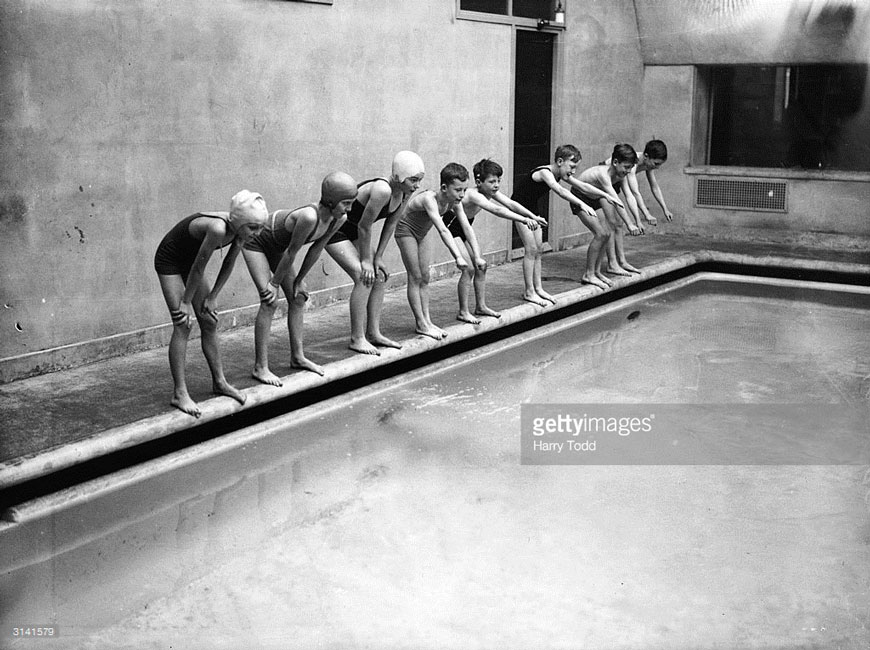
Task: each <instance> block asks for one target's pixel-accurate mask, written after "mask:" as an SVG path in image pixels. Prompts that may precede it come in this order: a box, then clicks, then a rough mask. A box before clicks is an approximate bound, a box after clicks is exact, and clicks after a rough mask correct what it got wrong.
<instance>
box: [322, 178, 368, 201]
mask: <svg viewBox="0 0 870 650" xmlns="http://www.w3.org/2000/svg"><path fill="white" fill-rule="evenodd" d="M358 192H359V190H358V189H357V186H356V181H355V180H353V178H351V177H350V176H349V175H348V174H345V173H344V172H332V173H331V174H327V175H326V177H325V178H324V179H323V182H322V183H321V184H320V202H321V203H322V204H323V205H325V206H326V207H328V208H334V207H335V206H337V205H338V204H339V203H341V202H342V201H346V200H347V199H355V198H356V195H357V193H358Z"/></svg>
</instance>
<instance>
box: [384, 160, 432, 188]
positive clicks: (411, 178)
mask: <svg viewBox="0 0 870 650" xmlns="http://www.w3.org/2000/svg"><path fill="white" fill-rule="evenodd" d="M392 171H393V179H394V180H395V182H397V183H399V184H400V185H402V190H403V191H404V192H405V193H406V194H410V193H411V192H414V191H415V190H416V189H417V188H418V187H419V186H420V183H421V182H422V180H423V176H424V175H425V173H426V169H425V168H424V167H423V159H422V158H420V156H418V155H417V154H415V153H414V152H413V151H400V152H399V153H397V154H396V155H395V157H394V158H393V170H392Z"/></svg>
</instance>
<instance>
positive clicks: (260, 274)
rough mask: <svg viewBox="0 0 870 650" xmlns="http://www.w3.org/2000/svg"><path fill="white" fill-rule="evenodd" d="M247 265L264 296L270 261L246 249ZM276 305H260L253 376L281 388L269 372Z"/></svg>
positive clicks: (262, 303)
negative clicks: (270, 346)
mask: <svg viewBox="0 0 870 650" xmlns="http://www.w3.org/2000/svg"><path fill="white" fill-rule="evenodd" d="M242 254H243V255H244V257H245V264H247V266H248V271H249V272H250V273H251V278H252V279H253V281H254V286H256V287H257V292H258V293H260V294H261V295H262V292H263V291H264V290H265V288H266V285H267V284H268V283H269V280H270V279H271V277H272V271H271V269H270V268H269V260H268V259H267V258H266V256H265V255H264V254H263V253H261V252H259V251H252V250H248V249H244V250H243V251H242ZM275 309H276V306H275V304H274V303H273V304H271V305H267V304H266V303H264V302H261V303H260V308H259V309H258V310H257V318H256V320H255V321H254V370H253V371H252V372H251V376H252V377H253V378H254V379H256V380H257V381H260V382H263V383H264V384H269V385H270V386H281V380H280V379H279V378H278V377H277V376H276V375H275V374H273V373H272V371H271V370H269V335H270V333H271V331H272V319H273V318H274V317H275Z"/></svg>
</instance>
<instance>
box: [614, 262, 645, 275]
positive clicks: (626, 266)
mask: <svg viewBox="0 0 870 650" xmlns="http://www.w3.org/2000/svg"><path fill="white" fill-rule="evenodd" d="M619 264H620V266H622V268H624V269H625V270H626V271H628V272H629V273H640V269H638V268H636V267H634V266H632V265H631V264H629V263H628V262H620V263H619Z"/></svg>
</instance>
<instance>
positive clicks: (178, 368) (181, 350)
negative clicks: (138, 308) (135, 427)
mask: <svg viewBox="0 0 870 650" xmlns="http://www.w3.org/2000/svg"><path fill="white" fill-rule="evenodd" d="M157 277H158V278H159V279H160V288H161V289H162V290H163V297H164V299H165V300H166V305H167V307H169V311H170V313H171V312H173V311H176V310H177V309H178V307H179V305H181V298H182V296H183V295H184V281H183V280H182V279H181V276H180V275H159V274H158V276H157ZM189 339H190V328H189V327H184V326H183V325H173V327H172V338H171V339H170V340H169V371H170V373H171V374H172V383H173V385H174V389H173V392H172V399H171V400H170V404H172V406H174V407H176V408H177V409H179V410H181V411H183V412H184V413H187V414H188V415H192V416H194V417H197V418H198V417H199V416H201V415H202V411H200V410H199V407H198V406H197V405H196V402H194V401H193V399H192V398H191V397H190V393H188V391H187V379H186V376H185V362H186V358H187V342H188V340H189Z"/></svg>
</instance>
